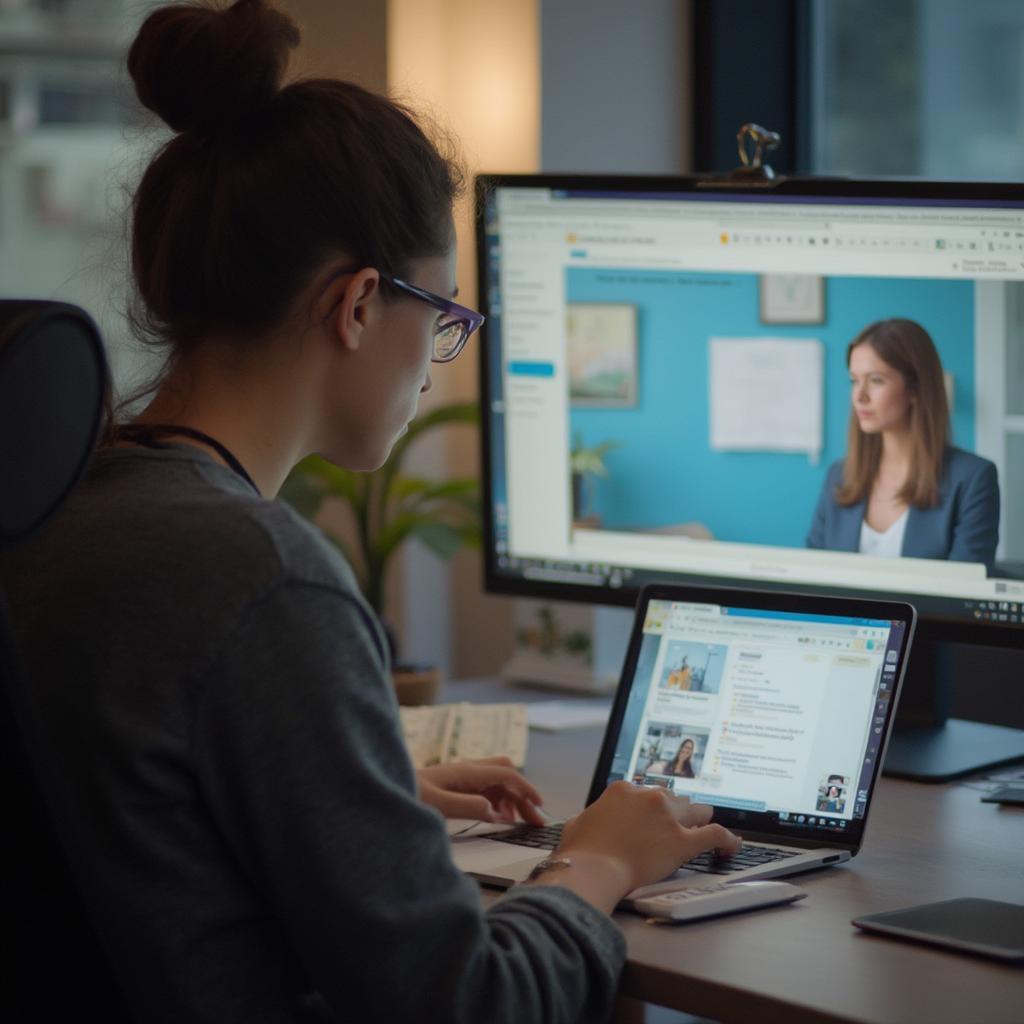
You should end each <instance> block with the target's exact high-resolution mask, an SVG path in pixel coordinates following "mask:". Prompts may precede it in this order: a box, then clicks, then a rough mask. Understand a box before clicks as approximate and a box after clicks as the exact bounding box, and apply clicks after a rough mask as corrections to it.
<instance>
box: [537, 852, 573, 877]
mask: <svg viewBox="0 0 1024 1024" xmlns="http://www.w3.org/2000/svg"><path fill="white" fill-rule="evenodd" d="M571 867H572V861H571V860H569V858H568V857H545V858H544V859H543V860H542V861H541V862H540V863H539V864H535V865H534V868H533V870H532V871H531V872H530V873H529V875H527V876H526V879H525V881H527V882H535V881H537V879H538V878H540V876H541V875H542V874H544V872H545V871H558V870H561V869H562V868H571Z"/></svg>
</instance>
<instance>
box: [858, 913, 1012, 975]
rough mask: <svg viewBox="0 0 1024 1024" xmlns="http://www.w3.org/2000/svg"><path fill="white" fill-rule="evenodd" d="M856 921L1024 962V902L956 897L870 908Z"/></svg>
mask: <svg viewBox="0 0 1024 1024" xmlns="http://www.w3.org/2000/svg"><path fill="white" fill-rule="evenodd" d="M852 924H854V925H856V926H857V927H858V928H863V929H864V930H865V931H868V932H876V933H878V934H880V935H888V936H893V937H894V938H898V939H909V940H911V941H914V942H925V943H927V944H928V945H931V946H945V947H946V948H947V949H955V950H959V951H961V952H964V953H976V954H978V955H980V956H988V957H994V958H995V959H997V960H1005V961H1007V962H1008V963H1016V964H1022V965H1024V906H1021V905H1020V904H1019V903H1003V902H1001V901H999V900H981V899H956V900H943V901H942V902H940V903H925V904H922V905H921V906H918V907H907V908H906V909H904V910H890V911H886V912H885V913H882V914H868V915H866V916H865V917H858V918H856V919H855V920H854V921H853V922H852Z"/></svg>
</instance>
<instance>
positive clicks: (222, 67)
mask: <svg viewBox="0 0 1024 1024" xmlns="http://www.w3.org/2000/svg"><path fill="white" fill-rule="evenodd" d="M298 42H299V31H298V29H297V28H296V26H295V23H294V22H293V21H292V20H291V19H290V18H288V17H287V16H286V15H284V14H282V13H281V12H280V11H276V10H274V9H273V8H271V7H268V6H267V5H266V4H265V3H264V2H263V0H237V2H236V3H234V4H232V5H231V6H230V7H227V8H220V9H218V8H215V7H213V6H211V5H210V4H209V3H182V4H172V5H170V6H167V7H161V8H159V9H158V10H156V11H154V12H153V13H152V14H151V15H150V16H149V17H148V18H147V19H146V20H145V21H144V22H143V24H142V27H141V28H140V29H139V34H138V35H137V36H136V37H135V42H134V43H132V47H131V49H130V50H129V51H128V72H129V74H130V75H131V76H132V81H133V82H134V83H135V91H136V93H137V94H138V97H139V100H140V101H141V102H142V104H143V105H144V106H146V107H148V108H149V109H150V110H152V111H153V112H154V113H155V114H157V115H158V116H159V117H161V118H162V119H163V120H164V121H165V122H166V123H167V124H168V125H169V126H170V127H171V128H172V129H174V131H176V132H191V133H193V134H197V135H205V134H209V133H211V132H215V131H216V130H217V129H218V128H221V127H226V126H229V125H232V124H235V123H237V122H239V121H240V120H243V119H245V118H246V117H248V116H250V115H254V114H258V113H259V112H260V111H262V110H264V109H266V107H267V106H268V105H269V104H270V103H271V102H272V100H273V99H274V97H275V96H276V95H277V93H278V90H279V88H280V81H281V76H282V75H283V74H284V69H285V66H286V64H287V62H288V51H289V50H291V49H292V48H293V47H295V46H296V45H298Z"/></svg>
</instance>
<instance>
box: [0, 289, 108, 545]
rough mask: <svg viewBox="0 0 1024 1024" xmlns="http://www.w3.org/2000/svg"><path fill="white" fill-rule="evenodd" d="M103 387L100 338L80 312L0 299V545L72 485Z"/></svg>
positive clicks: (32, 524)
mask: <svg viewBox="0 0 1024 1024" xmlns="http://www.w3.org/2000/svg"><path fill="white" fill-rule="evenodd" d="M106 388H107V362H106V358H105V356H104V354H103V342H102V341H101V339H100V333H99V330H98V329H97V327H96V325H95V323H93V321H92V319H91V317H90V316H89V315H88V314H87V313H86V312H85V311H84V310H82V309H79V308H78V307H77V306H70V305H66V304H64V303H59V302H40V301H21V300H11V301H0V546H2V545H4V544H6V543H10V542H13V541H16V540H20V539H22V538H24V537H27V536H29V535H30V534H31V533H32V532H33V531H34V530H36V529H38V528H39V527H40V526H41V525H42V524H43V522H45V520H46V519H47V518H48V517H49V516H50V514H51V513H52V512H53V511H54V510H55V509H56V508H57V506H58V505H60V503H61V501H62V500H63V499H64V497H65V495H67V493H68V492H69V491H70V490H71V488H72V487H73V486H74V485H75V483H77V481H78V478H79V476H81V474H82V471H83V469H84V468H85V466H86V463H87V462H88V461H89V457H90V455H91V454H92V450H93V447H94V445H95V443H96V435H97V431H98V430H99V425H100V419H101V415H102V410H103V400H104V396H105V394H106Z"/></svg>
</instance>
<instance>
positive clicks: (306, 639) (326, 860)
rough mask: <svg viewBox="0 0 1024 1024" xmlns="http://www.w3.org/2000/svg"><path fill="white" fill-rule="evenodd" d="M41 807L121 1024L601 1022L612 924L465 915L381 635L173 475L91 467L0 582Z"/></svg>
mask: <svg viewBox="0 0 1024 1024" xmlns="http://www.w3.org/2000/svg"><path fill="white" fill-rule="evenodd" d="M0 584H2V585H3V587H4V589H5V591H6V593H7V597H8V603H9V608H10V611H11V615H12V618H13V619H14V626H15V633H16V636H17V638H18V641H19V643H20V645H21V648H22V654H23V656H24V659H25V661H26V663H27V665H28V668H29V670H30V675H31V679H32V684H31V688H30V692H28V693H21V694H18V695H17V698H18V702H19V704H20V710H21V713H22V716H23V718H24V719H25V728H26V729H27V730H28V731H29V733H30V739H31V744H32V746H33V748H34V750H35V752H36V755H37V761H38V769H39V771H40V773H41V776H42V783H43V786H44V791H45V793H46V795H47V799H48V802H49V803H50V805H51V807H52V808H53V810H54V812H55V816H56V818H57V822H58V827H59V831H60V833H61V837H62V840H63V842H64V845H65V847H66V849H67V852H68V855H69V859H70V861H71V864H72V868H73V870H74V872H75V874H76V876H77V878H78V880H79V883H80V886H81V888H82V890H83V894H84V896H85V899H86V902H87V905H88V906H89V907H90V910H91V912H92V915H93V917H94V919H95V921H96V924H97V927H98V929H99V931H100V934H101V937H102V939H103V941H104V943H105V945H106V946H107V949H108V952H109V954H110V958H111V960H112V962H113V964H114V966H115V970H116V972H117V974H118V976H119V978H120V980H121V982H122V984H123V986H124V987H125V989H126V992H127V994H128V997H129V1000H130V1003H131V1005H132V1007H133V1009H134V1010H135V1012H136V1014H137V1016H138V1018H139V1020H141V1021H146V1022H151V1021H152V1022H168V1024H170V1022H175V1024H184V1022H193V1021H196V1022H199V1021H210V1022H217V1024H231V1022H236V1021H237V1022H245V1024H257V1022H279V1021H280V1022H283V1021H299V1020H307V1019H321V1018H325V1019H328V1020H352V1021H359V1022H368V1021H388V1022H398V1021H415V1022H416V1024H429V1022H432V1021H438V1022H440V1021H445V1022H453V1024H454V1022H461V1021H465V1022H471V1024H481V1022H487V1021H516V1022H526V1021H570V1020H601V1019H604V1018H605V1017H606V1016H607V1015H608V1013H609V1010H610V1005H611V1000H612V995H613V993H614V990H615V986H616V982H617V979H618V974H619V971H620V969H621V966H622V961H623V955H624V949H623V941H622V937H621V935H620V934H619V932H618V930H617V929H616V928H615V926H614V925H613V924H612V923H611V921H610V920H609V919H608V918H607V917H605V916H604V915H603V914H601V913H599V912H598V911H596V910H595V909H594V908H592V907H591V906H590V905H589V904H587V903H586V902H584V901H583V900H581V899H579V898H578V897H577V896H575V895H574V894H573V893H571V892H569V891H568V890H566V889H563V888H560V887H552V886H545V887H541V888H520V889H516V890H513V891H512V892H511V893H510V894H509V895H507V896H506V897H505V898H503V899H502V900H501V901H500V902H499V903H497V904H496V905H494V906H493V907H492V908H491V909H490V910H488V911H486V912H484V910H483V909H482V908H481V904H480V898H479V894H478V891H477V889H476V887H475V885H474V884H473V883H472V882H471V881H469V880H468V879H466V878H465V877H463V876H462V875H461V874H460V873H459V872H458V871H457V870H456V869H455V867H454V866H453V865H452V862H451V858H450V856H449V851H448V839H447V835H446V832H445V828H444V824H443V822H442V819H441V818H440V816H439V815H438V814H437V813H436V812H434V811H433V810H431V809H430V808H427V807H425V806H424V805H423V804H421V803H420V802H419V801H418V800H417V798H416V796H415V777H414V773H413V769H412V766H411V764H410V762H409V759H408V757H407V755H406V752H405V748H404V745H403V742H402V736H401V731H400V728H399V724H398V716H397V710H396V705H395V699H394V696H393V693H392V689H391V687H390V685H389V683H388V679H387V657H386V654H385V647H384V643H383V638H382V635H381V630H380V627H379V625H378V623H377V622H376V620H375V618H374V616H373V613H372V611H371V610H370V609H369V607H368V606H367V605H366V604H365V602H364V601H363V599H362V598H361V596H360V595H359V593H358V591H357V589H356V586H355V583H354V581H353V578H352V574H351V572H350V570H349V568H348V567H347V566H346V565H345V564H344V562H343V561H342V560H341V559H340V557H339V556H338V555H337V554H336V552H335V551H334V549H333V548H332V547H331V546H330V545H329V544H328V543H327V542H326V541H325V540H324V539H323V538H322V536H321V535H320V534H319V533H318V532H317V531H316V530H315V529H314V528H312V527H311V526H309V525H308V524H307V523H306V522H305V521H304V520H302V519H301V518H300V517H299V516H297V515H296V514H295V513H294V512H293V511H292V510H290V509H289V508H288V507H287V506H285V505H283V504H282V503H280V502H273V501H266V500H264V499H262V498H260V497H258V496H257V495H256V494H255V493H254V492H253V491H252V490H251V489H250V488H249V487H248V486H247V485H246V484H245V482H244V481H242V480H240V479H239V478H238V477H236V476H235V475H234V474H233V473H232V472H231V471H230V470H228V469H225V468H224V467H222V466H220V465H219V464H218V463H216V462H214V461H213V460H212V459H210V458H209V457H208V456H207V455H205V454H204V453H203V452H201V451H199V450H198V449H195V448H192V447H188V446H185V445H180V446H179V445H175V446H172V447H169V448H167V449H166V450H161V451H151V450H147V449H134V448H126V449H118V450H113V451H107V452H104V453H102V454H100V455H99V456H98V457H97V458H96V460H95V462H94V464H93V466H92V468H91V470H90V472H89V474H88V475H87V478H86V480H85V481H84V483H83V484H82V485H81V486H80V487H79V489H78V490H77V491H76V492H75V494H74V495H73V496H72V498H71V499H70V500H69V501H68V503H67V505H66V507H65V508H64V509H63V511H62V512H61V513H60V514H59V516H58V517H57V518H56V519H55V520H54V521H53V523H52V524H51V525H50V526H49V527H48V528H47V529H46V530H45V531H44V533H43V534H42V535H41V536H40V537H39V538H37V539H36V540H35V541H33V542H32V543H31V544H28V545H24V546H22V547H21V548H20V549H18V550H17V551H15V552H13V553H8V554H6V555H4V556H3V559H2V561H0Z"/></svg>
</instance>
